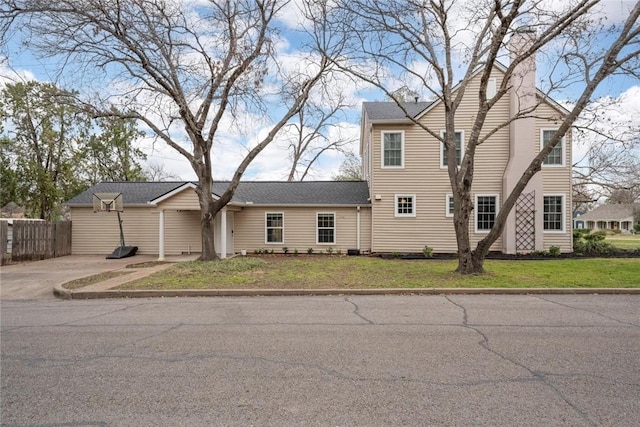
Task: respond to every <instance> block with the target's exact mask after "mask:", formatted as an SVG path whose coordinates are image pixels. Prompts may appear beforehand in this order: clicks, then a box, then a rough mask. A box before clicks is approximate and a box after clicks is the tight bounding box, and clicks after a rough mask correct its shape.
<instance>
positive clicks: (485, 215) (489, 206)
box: [476, 195, 498, 232]
mask: <svg viewBox="0 0 640 427" xmlns="http://www.w3.org/2000/svg"><path fill="white" fill-rule="evenodd" d="M497 214H498V196H494V195H487V196H476V232H488V231H490V230H491V229H492V228H493V224H494V223H495V222H496V215H497Z"/></svg>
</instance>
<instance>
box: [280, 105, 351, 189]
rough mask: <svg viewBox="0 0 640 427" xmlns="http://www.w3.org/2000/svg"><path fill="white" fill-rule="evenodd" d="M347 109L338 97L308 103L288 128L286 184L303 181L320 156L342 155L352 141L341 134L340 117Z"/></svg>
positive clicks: (347, 106)
mask: <svg viewBox="0 0 640 427" xmlns="http://www.w3.org/2000/svg"><path fill="white" fill-rule="evenodd" d="M349 107H350V106H349V105H348V104H347V103H346V102H345V98H344V97H343V96H342V95H340V96H339V97H338V98H337V99H336V100H334V101H333V102H332V101H330V100H329V101H327V100H325V99H322V100H320V102H308V103H307V104H306V105H305V107H304V108H302V109H301V110H300V112H299V113H298V115H297V116H296V117H295V119H296V120H295V122H293V123H290V124H289V125H288V128H289V131H290V132H291V135H290V140H289V141H290V142H289V147H288V148H289V156H290V158H291V168H290V169H289V176H288V177H287V181H303V180H304V179H305V178H307V177H308V176H309V173H310V172H311V171H312V170H313V167H314V166H315V165H316V163H317V162H318V160H319V159H320V157H321V156H322V155H323V154H325V153H327V152H329V151H337V152H341V153H344V150H345V148H346V147H347V146H348V145H350V144H352V143H353V142H354V141H353V138H352V137H350V136H348V135H343V134H342V133H341V132H340V131H341V130H342V128H343V127H344V125H341V124H340V123H339V119H340V117H339V116H340V115H341V114H342V113H343V110H344V109H345V108H349Z"/></svg>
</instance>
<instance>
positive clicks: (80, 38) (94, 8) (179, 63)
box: [0, 0, 330, 260]
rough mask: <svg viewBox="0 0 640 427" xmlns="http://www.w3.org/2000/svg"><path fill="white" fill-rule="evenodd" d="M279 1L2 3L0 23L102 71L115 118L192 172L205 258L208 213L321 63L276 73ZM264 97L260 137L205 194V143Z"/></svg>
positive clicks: (81, 70)
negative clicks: (148, 134) (216, 194)
mask: <svg viewBox="0 0 640 427" xmlns="http://www.w3.org/2000/svg"><path fill="white" fill-rule="evenodd" d="M285 6H287V2H286V1H277V0H236V1H208V2H186V1H179V0H174V1H172V0H121V1H115V2H114V1H112V0H59V1H55V2H42V1H40V0H4V1H3V2H2V6H1V7H0V21H2V28H1V29H2V30H3V34H4V35H5V36H7V35H8V34H10V33H11V32H12V31H17V29H18V28H24V29H25V31H28V32H29V38H30V43H29V45H28V46H29V47H34V48H36V49H37V50H38V52H41V53H44V54H45V55H49V56H53V57H57V58H62V59H63V63H64V64H65V66H67V67H71V66H76V71H78V74H76V75H77V76H78V77H80V76H86V77H87V79H96V78H97V77H99V76H100V73H99V72H102V73H103V77H106V78H107V80H108V81H109V82H110V83H109V85H108V87H109V88H110V89H111V91H112V93H111V94H110V97H109V101H111V102H112V103H114V104H119V105H117V106H118V110H119V111H123V113H122V114H119V116H120V117H123V118H132V119H136V120H139V121H141V122H144V124H146V126H148V127H149V128H150V129H151V130H152V131H153V132H154V133H155V135H156V136H157V137H158V138H159V139H160V140H161V141H163V142H164V143H166V144H167V145H169V146H170V147H171V148H173V149H174V150H176V151H177V152H178V153H180V154H181V155H183V156H184V157H185V158H186V159H187V160H188V161H189V163H190V164H191V167H192V168H193V170H194V171H195V173H196V175H197V177H198V186H197V188H196V193H197V194H198V199H199V203H200V209H201V234H202V255H201V259H202V260H212V259H217V255H216V251H215V246H214V236H213V233H214V225H213V224H214V222H213V219H214V217H215V215H216V214H217V213H218V212H219V211H220V210H221V209H222V208H223V207H224V206H226V205H227V204H228V203H229V201H230V200H231V198H232V196H233V194H234V192H235V190H236V188H237V186H238V184H239V182H240V179H241V177H242V176H243V174H244V173H245V171H246V169H247V167H248V166H249V164H250V163H251V161H252V160H253V159H254V158H255V157H256V156H257V155H258V153H260V152H261V151H262V150H263V149H264V148H265V147H266V146H267V145H268V144H269V143H270V142H271V141H272V140H273V139H274V137H275V136H276V134H277V133H278V132H279V131H280V129H282V127H283V126H284V125H285V124H286V123H287V122H288V121H289V119H291V118H292V117H293V116H295V115H296V114H297V113H298V112H299V111H300V109H301V108H302V106H303V105H304V104H305V102H306V100H307V99H308V97H309V95H310V93H311V91H312V90H313V88H314V86H316V85H317V84H318V83H320V82H321V81H322V79H323V78H324V77H325V75H326V73H327V70H328V68H329V67H330V63H329V62H328V61H327V59H326V58H325V57H322V56H314V55H309V56H308V57H307V58H306V61H307V63H306V66H305V67H304V69H300V68H298V69H296V70H294V71H293V72H292V73H288V74H287V75H283V73H284V71H285V70H284V69H283V68H281V67H279V65H280V64H279V63H278V61H277V58H276V57H275V55H276V52H275V47H274V45H275V41H276V37H277V21H276V17H277V14H278V13H279V12H280V11H281V9H282V8H283V7H285ZM287 7H289V6H287ZM21 26H22V27H21ZM265 100H268V101H273V100H278V101H280V105H278V106H276V107H272V108H271V109H270V110H269V112H270V113H271V114H272V116H271V117H269V118H268V123H272V125H271V126H270V130H269V132H268V134H267V136H266V137H264V138H263V139H262V140H260V141H258V142H257V143H256V144H255V145H253V146H252V148H251V149H250V150H249V151H248V153H247V154H246V155H245V157H244V159H243V160H242V161H241V162H240V164H239V165H238V167H237V169H236V170H235V172H234V174H233V177H232V179H231V183H230V185H229V187H228V188H227V190H226V191H225V192H224V194H221V195H220V198H219V199H217V200H214V199H213V196H212V176H213V170H214V169H216V168H217V167H219V164H218V163H216V160H215V159H213V158H212V149H213V146H214V144H215V143H216V142H217V141H219V140H220V139H221V138H225V136H226V137H228V135H225V131H226V130H227V129H229V128H230V127H231V126H232V125H233V121H234V119H236V118H238V117H240V116H243V115H244V116H246V115H253V116H254V118H255V120H254V121H259V120H263V119H264V118H265V116H266V108H265V107H264V105H265V102H266V101H265ZM89 105H91V104H90V103H88V108H89V109H90V110H91V112H92V113H93V114H94V115H95V116H110V115H112V114H114V113H113V111H114V110H110V109H109V108H108V106H107V107H104V106H102V105H97V106H95V107H89ZM93 105H95V103H94V104H93ZM266 123H267V120H265V124H266Z"/></svg>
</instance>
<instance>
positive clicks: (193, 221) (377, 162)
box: [67, 35, 573, 258]
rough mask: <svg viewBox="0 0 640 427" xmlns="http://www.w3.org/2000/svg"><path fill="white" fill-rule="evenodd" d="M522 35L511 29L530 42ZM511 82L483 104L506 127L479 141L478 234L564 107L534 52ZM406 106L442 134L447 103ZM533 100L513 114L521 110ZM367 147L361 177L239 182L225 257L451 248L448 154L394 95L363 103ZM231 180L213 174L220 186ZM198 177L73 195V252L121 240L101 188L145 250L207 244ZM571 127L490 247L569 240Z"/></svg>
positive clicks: (105, 249)
mask: <svg viewBox="0 0 640 427" xmlns="http://www.w3.org/2000/svg"><path fill="white" fill-rule="evenodd" d="M525 38H526V35H525V36H524V37H522V36H515V39H514V43H515V44H519V43H524V42H526V40H525ZM504 72H505V68H504V67H503V66H501V65H497V66H496V67H494V69H493V70H492V75H491V79H490V81H489V86H488V96H489V97H492V96H493V94H494V93H495V90H496V88H497V87H499V86H500V84H501V82H502V79H503V76H504ZM479 73H480V70H478V71H477V73H476V75H475V76H474V77H473V80H472V81H471V82H470V84H469V86H468V87H467V90H466V92H465V93H466V95H465V97H464V98H463V101H462V104H461V105H460V108H459V109H458V112H457V115H456V126H457V129H456V143H457V146H458V147H459V148H457V150H456V153H455V155H456V158H457V159H458V162H459V161H460V159H461V158H462V156H463V154H464V146H465V143H466V141H467V138H468V135H469V134H470V133H471V128H472V125H473V123H472V117H473V116H474V114H473V113H474V112H475V110H476V109H477V108H478V99H477V95H476V94H477V93H478V90H479V80H480V75H479ZM514 75H515V76H516V77H514V78H513V81H512V82H511V84H510V92H509V93H508V94H507V95H506V96H504V97H503V98H502V99H501V100H500V101H498V102H497V103H496V105H495V106H494V107H493V108H492V109H491V111H490V112H489V113H488V116H487V118H486V122H485V128H486V129H485V132H488V131H489V130H491V129H493V128H494V127H496V126H502V127H501V128H500V129H499V130H498V131H497V132H495V133H494V134H492V135H491V136H490V137H489V138H488V139H487V140H486V141H485V142H484V143H482V144H481V145H480V146H478V148H477V151H476V156H475V168H474V181H473V186H472V193H473V195H472V196H473V200H474V206H475V208H474V211H473V218H472V219H471V220H470V224H469V225H470V234H471V243H472V245H474V244H475V243H476V242H477V241H479V240H480V239H482V238H483V237H484V236H485V235H486V234H487V233H488V232H489V230H490V229H491V227H492V226H493V224H494V221H495V217H496V215H497V213H498V211H499V209H500V207H501V205H502V201H503V200H504V198H505V197H507V195H508V194H509V192H510V191H511V189H512V188H513V187H514V185H515V183H516V182H517V181H518V179H519V178H520V176H521V174H522V172H523V171H524V170H525V168H526V167H527V166H528V164H529V163H530V161H531V160H532V159H533V157H535V156H536V155H537V153H539V151H540V148H541V147H543V146H544V144H545V143H546V142H547V141H548V139H549V138H550V137H551V136H552V135H553V134H554V132H555V130H556V129H557V126H558V125H557V123H558V122H559V120H560V119H561V118H562V117H563V116H564V115H566V114H567V111H566V110H565V109H564V108H563V107H562V106H560V105H559V104H557V103H556V102H554V101H553V100H551V99H550V98H548V97H546V96H545V95H544V94H543V93H542V92H540V91H538V90H537V89H536V87H535V59H534V58H532V59H530V60H529V61H525V62H523V63H521V64H520V65H519V66H518V67H516V71H515V73H514ZM404 106H405V109H406V110H407V112H408V114H409V116H410V117H411V118H413V119H414V120H417V121H418V122H420V123H423V124H424V125H425V126H427V127H429V128H430V129H432V130H436V132H438V130H439V132H440V134H442V133H443V132H444V128H445V125H444V124H445V119H444V106H443V105H442V103H441V102H439V101H436V102H414V103H407V104H405V105H404ZM523 108H524V109H527V108H531V109H535V111H534V112H533V114H530V115H529V116H528V117H526V118H521V119H518V120H511V121H510V119H511V118H512V117H514V115H515V114H516V113H517V112H518V111H520V110H519V109H523ZM360 154H361V156H362V161H363V176H364V178H365V181H359V182H242V183H241V184H240V186H239V187H238V189H237V192H236V194H235V196H234V198H233V199H232V201H231V203H229V205H228V206H227V207H226V208H225V209H224V210H223V211H222V212H221V213H220V214H218V215H217V216H216V218H215V230H214V232H215V239H216V242H215V244H216V249H217V250H218V251H220V253H221V256H226V255H227V254H232V253H238V252H240V251H241V250H243V249H245V250H247V251H253V250H255V249H267V250H270V249H273V250H274V251H276V252H281V251H282V249H283V248H285V247H286V248H288V249H289V251H293V250H294V249H298V250H299V251H306V250H307V249H308V248H312V249H313V250H314V251H315V252H318V251H320V250H326V249H328V248H330V247H331V248H332V249H333V250H337V249H340V250H341V251H342V252H346V251H347V250H349V249H359V250H361V251H362V252H374V253H390V252H405V253H406V252H414V253H415V252H421V251H422V250H423V248H424V247H425V245H428V246H431V247H432V248H433V250H434V251H436V252H449V253H455V252H456V251H457V245H456V235H455V230H454V227H453V195H452V191H451V186H450V183H449V177H448V172H447V168H446V166H445V165H446V157H447V155H448V154H449V153H447V152H446V151H445V149H444V147H443V144H442V143H441V142H440V140H439V139H437V138H435V137H434V136H432V135H430V134H428V133H427V132H425V131H424V130H423V129H422V128H421V127H420V126H418V125H416V124H415V123H414V122H413V121H412V120H411V119H409V118H408V117H407V115H406V114H405V113H404V112H403V111H402V110H401V109H400V108H399V107H398V106H397V105H396V104H395V103H392V102H366V103H364V104H363V109H362V119H361V140H360ZM227 186H228V182H215V183H214V191H213V193H214V197H217V196H216V195H220V194H222V193H223V192H224V190H225V189H226V188H227ZM194 188H195V184H194V183H191V182H173V183H168V182H149V183H102V184H98V185H97V186H95V187H93V188H91V189H89V190H87V191H85V192H84V193H82V194H80V195H79V196H77V197H75V198H73V199H72V200H70V201H69V202H68V203H67V205H68V207H69V208H70V209H71V219H72V221H73V252H74V253H105V254H106V253H110V252H111V251H112V250H113V249H114V247H115V246H117V245H118V243H119V234H118V231H117V230H118V228H117V227H118V224H117V219H116V217H115V214H113V213H108V214H107V213H94V212H93V209H92V201H91V197H92V194H93V193H97V192H121V193H122V194H123V196H124V207H125V211H124V213H123V218H124V224H123V226H124V234H125V239H126V243H127V245H129V246H132V245H135V246H138V247H139V253H149V254H158V255H159V258H164V255H165V254H179V253H183V252H200V250H201V241H200V240H201V239H200V207H199V204H198V200H197V197H196V193H195V191H194ZM571 206H572V201H571V135H570V134H567V135H566V137H565V138H563V140H562V141H561V143H559V144H558V145H557V146H556V147H555V148H554V150H553V151H552V152H551V153H550V154H549V156H548V157H547V159H546V160H545V162H544V163H543V165H542V170H541V171H540V172H539V173H537V174H536V175H534V177H533V178H532V179H531V181H530V182H529V184H528V185H527V187H526V188H525V190H524V192H523V193H522V195H521V197H520V198H519V200H518V202H517V203H516V205H515V206H514V209H513V210H512V212H511V213H510V215H509V217H508V219H507V222H506V225H505V228H504V232H503V234H502V236H501V237H500V238H499V239H498V240H497V241H496V242H495V244H494V245H493V247H492V248H491V249H492V250H495V251H502V252H504V253H518V252H530V251H536V250H538V251H539V250H546V249H549V248H550V247H551V246H557V247H560V250H561V251H562V252H571V251H572V250H573V246H572V245H573V240H572V227H571V224H572V217H571Z"/></svg>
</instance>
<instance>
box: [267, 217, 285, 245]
mask: <svg viewBox="0 0 640 427" xmlns="http://www.w3.org/2000/svg"><path fill="white" fill-rule="evenodd" d="M265 243H284V214H283V213H282V212H267V213H266V214H265Z"/></svg>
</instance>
